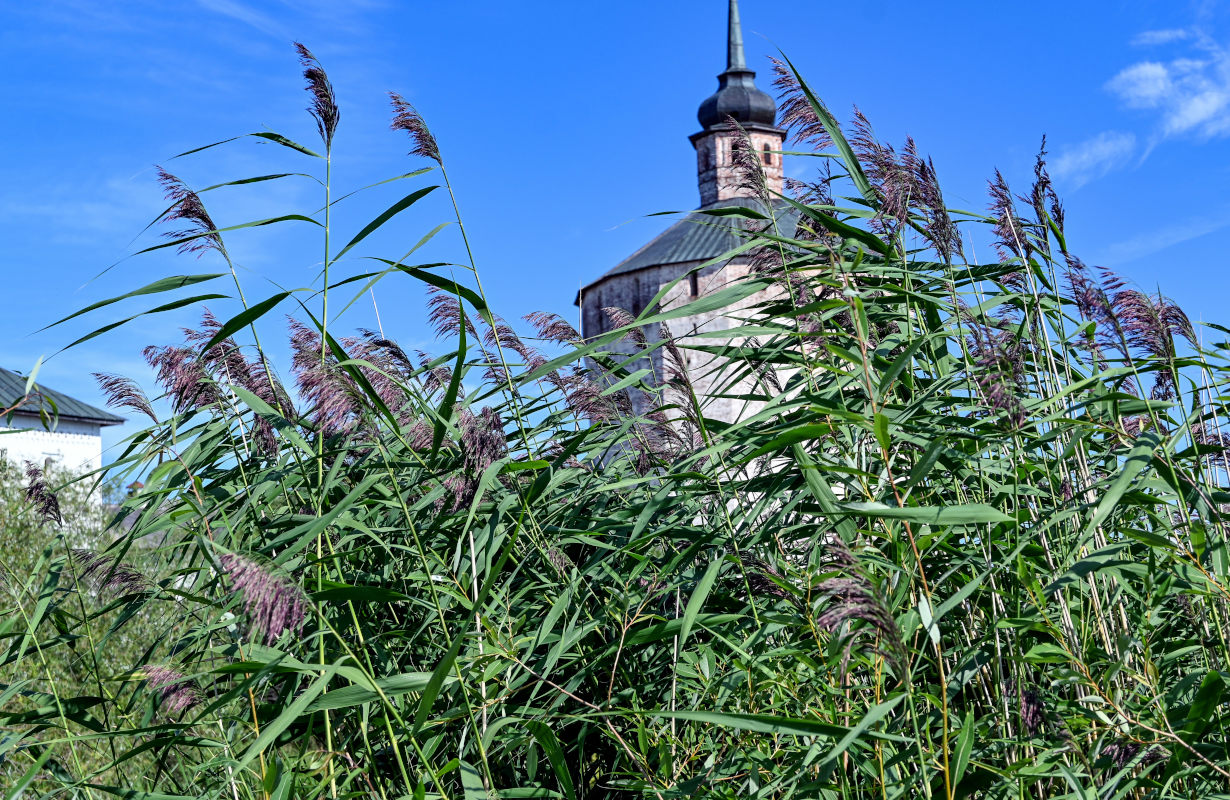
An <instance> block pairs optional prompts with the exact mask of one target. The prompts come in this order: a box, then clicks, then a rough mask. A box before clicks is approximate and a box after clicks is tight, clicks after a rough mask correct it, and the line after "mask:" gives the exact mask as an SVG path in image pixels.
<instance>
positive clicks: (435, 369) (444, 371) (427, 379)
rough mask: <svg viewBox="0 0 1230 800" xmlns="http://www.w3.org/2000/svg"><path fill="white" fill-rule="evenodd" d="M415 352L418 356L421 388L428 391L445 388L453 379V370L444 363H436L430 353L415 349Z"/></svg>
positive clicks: (432, 391)
mask: <svg viewBox="0 0 1230 800" xmlns="http://www.w3.org/2000/svg"><path fill="white" fill-rule="evenodd" d="M415 354H416V355H417V356H418V357H419V372H420V373H422V376H423V388H424V389H426V390H427V392H428V393H435V392H438V391H440V390H441V389H444V388H446V387H447V386H448V385H449V384H450V383H452V381H453V371H452V370H451V369H449V367H448V366H447V365H446V364H436V365H435V366H432V362H433V361H435V359H433V358H432V357H431V356H430V355H428V354H427V353H424V352H423V351H422V350H416V351H415Z"/></svg>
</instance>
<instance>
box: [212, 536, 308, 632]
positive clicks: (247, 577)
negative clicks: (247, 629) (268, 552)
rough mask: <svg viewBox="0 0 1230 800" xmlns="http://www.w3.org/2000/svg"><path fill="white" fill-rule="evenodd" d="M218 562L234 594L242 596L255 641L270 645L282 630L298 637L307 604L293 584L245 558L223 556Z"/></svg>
mask: <svg viewBox="0 0 1230 800" xmlns="http://www.w3.org/2000/svg"><path fill="white" fill-rule="evenodd" d="M219 561H220V562H221V564H222V568H223V569H224V570H226V573H227V575H229V576H230V579H231V585H232V586H233V587H234V589H235V591H236V592H239V593H240V594H242V595H243V605H244V610H245V611H246V612H247V614H248V619H249V622H250V624H251V626H252V632H253V633H255V634H256V636H257V637H258V638H262V639H264V641H265V643H266V644H273V643H274V642H276V641H277V640H278V639H279V638H280V637H281V636H282V634H283V633H284V632H285V631H290V632H291V633H292V634H295V635H298V634H299V633H300V632H301V631H302V630H303V626H304V624H305V623H306V622H307V607H308V601H307V597H306V596H305V595H304V594H303V590H302V589H300V588H299V587H298V586H297V585H296V584H294V583H292V582H291V581H290V580H289V579H288V578H284V577H281V576H278V575H274V574H273V572H271V571H270V569H269V568H268V567H266V566H264V565H262V564H259V563H257V562H256V561H254V560H252V559H250V558H248V557H246V556H241V555H237V554H235V553H224V554H223V555H222V557H221V558H220V559H219Z"/></svg>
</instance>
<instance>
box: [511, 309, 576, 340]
mask: <svg viewBox="0 0 1230 800" xmlns="http://www.w3.org/2000/svg"><path fill="white" fill-rule="evenodd" d="M525 320H526V321H527V322H529V323H530V324H531V325H533V326H534V330H536V331H538V335H539V337H541V338H543V339H546V340H547V341H548V342H555V343H556V344H577V343H579V342H580V341H581V334H579V333H577V329H576V328H574V327H572V325H570V324H568V322H567V321H566V320H565V319H564V318H563V317H561V316H560V315H558V314H552V313H550V312H548V311H534V312H532V313H529V314H526V315H525Z"/></svg>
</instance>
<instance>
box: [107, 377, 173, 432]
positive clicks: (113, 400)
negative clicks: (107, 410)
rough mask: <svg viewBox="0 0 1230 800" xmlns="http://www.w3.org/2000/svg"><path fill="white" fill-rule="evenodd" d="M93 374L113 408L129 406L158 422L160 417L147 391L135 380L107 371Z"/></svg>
mask: <svg viewBox="0 0 1230 800" xmlns="http://www.w3.org/2000/svg"><path fill="white" fill-rule="evenodd" d="M91 374H92V375H93V376H94V380H95V381H97V382H98V388H100V389H101V390H102V393H103V395H104V396H105V397H106V398H107V405H109V406H111V407H112V408H128V409H131V410H133V411H137V412H140V413H142V414H144V415H145V416H147V417H149V418H150V419H151V420H153V421H154V423H155V424H157V422H158V417H157V416H156V415H155V414H154V409H153V406H151V405H150V403H149V398H147V397H146V396H145V392H143V391H141V387H139V386H137V384H136V382H135V381H133V380H132V379H131V378H125V377H122V376H120V375H111V374H108V373H105V372H94V373H91Z"/></svg>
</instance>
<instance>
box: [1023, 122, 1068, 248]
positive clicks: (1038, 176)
mask: <svg viewBox="0 0 1230 800" xmlns="http://www.w3.org/2000/svg"><path fill="white" fill-rule="evenodd" d="M1028 199H1029V204H1030V205H1032V206H1033V209H1034V226H1035V230H1036V232H1037V234H1038V236H1037V241H1038V242H1039V243H1040V244H1041V245H1042V247H1043V248H1044V249H1045V250H1046V254H1047V255H1050V238H1049V236H1048V235H1047V233H1048V230H1047V224H1046V219H1047V213H1046V203H1047V200H1048V199H1049V200H1050V201H1051V205H1052V207H1055V206H1058V204H1059V198H1058V197H1056V196H1055V190H1054V189H1053V188H1052V186H1051V175H1050V173H1049V172H1047V170H1046V136H1043V137H1042V144H1041V145H1040V146H1039V147H1038V156H1037V158H1036V159H1035V160H1034V185H1033V187H1032V188H1031V189H1030V192H1029V198H1028ZM1061 221H1062V219H1061ZM1056 227H1058V223H1056Z"/></svg>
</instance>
